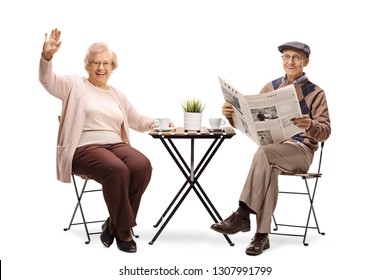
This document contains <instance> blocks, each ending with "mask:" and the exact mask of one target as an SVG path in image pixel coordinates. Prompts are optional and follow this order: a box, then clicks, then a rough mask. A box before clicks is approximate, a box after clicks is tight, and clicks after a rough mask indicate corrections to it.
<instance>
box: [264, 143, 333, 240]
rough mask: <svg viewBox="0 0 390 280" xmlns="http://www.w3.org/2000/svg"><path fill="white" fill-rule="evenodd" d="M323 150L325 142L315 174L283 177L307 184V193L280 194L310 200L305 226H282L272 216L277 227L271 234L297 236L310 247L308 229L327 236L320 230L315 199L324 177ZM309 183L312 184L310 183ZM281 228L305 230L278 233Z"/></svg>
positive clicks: (297, 174)
mask: <svg viewBox="0 0 390 280" xmlns="http://www.w3.org/2000/svg"><path fill="white" fill-rule="evenodd" d="M323 148H324V142H321V143H320V153H319V159H318V169H317V172H314V173H310V172H308V173H292V174H291V173H282V174H281V175H284V176H290V177H301V179H302V180H303V182H304V184H305V191H302V192H298V191H297V192H295V191H282V190H279V193H280V194H293V195H305V196H307V197H308V198H309V213H308V214H307V220H306V224H305V225H296V224H282V223H277V222H276V219H275V215H272V219H273V222H274V225H275V228H274V229H273V231H272V232H271V234H276V235H286V236H297V237H303V245H305V246H308V245H309V244H308V243H307V242H306V237H307V232H308V229H316V230H317V232H318V233H319V234H321V235H325V233H324V232H321V231H320V228H319V226H318V220H317V216H316V213H315V211H314V205H313V203H314V197H315V194H316V190H317V185H318V181H319V179H320V178H321V176H322V173H321V163H322V154H323ZM309 181H310V182H311V183H309ZM312 216H313V218H314V226H310V221H311V220H312V219H311V218H312ZM279 227H290V228H301V229H302V228H303V229H304V232H303V233H302V234H295V233H282V232H278V230H279Z"/></svg>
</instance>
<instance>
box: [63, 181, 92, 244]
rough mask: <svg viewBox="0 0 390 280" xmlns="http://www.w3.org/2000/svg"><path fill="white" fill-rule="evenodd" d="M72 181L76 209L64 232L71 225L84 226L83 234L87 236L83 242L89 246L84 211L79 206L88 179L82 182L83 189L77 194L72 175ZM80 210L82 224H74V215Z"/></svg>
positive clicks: (89, 240) (88, 234)
mask: <svg viewBox="0 0 390 280" xmlns="http://www.w3.org/2000/svg"><path fill="white" fill-rule="evenodd" d="M72 181H73V186H74V189H75V192H76V197H77V203H76V207H75V209H74V211H73V214H72V218H71V219H70V222H69V226H68V227H67V228H64V230H65V231H68V230H69V229H70V228H71V226H73V225H81V224H82V225H84V229H85V233H86V235H87V241H85V244H89V243H90V242H91V238H90V233H89V231H88V227H87V222H86V221H85V216H84V211H83V207H82V206H81V199H82V197H83V194H84V191H85V188H86V186H87V183H88V178H86V179H85V180H84V184H83V187H82V189H81V192H80V193H79V190H78V188H77V183H76V179H75V177H74V175H73V174H72ZM78 209H80V214H81V219H82V223H74V218H75V216H76V213H77V210H78Z"/></svg>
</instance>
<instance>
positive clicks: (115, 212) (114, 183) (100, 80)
mask: <svg viewBox="0 0 390 280" xmlns="http://www.w3.org/2000/svg"><path fill="white" fill-rule="evenodd" d="M60 37H61V31H60V30H58V29H54V30H52V31H51V34H50V37H48V35H47V34H45V42H44V44H43V50H42V56H41V59H40V65H39V80H40V82H41V84H42V85H43V87H44V88H45V89H46V90H47V91H48V92H49V93H50V94H51V95H53V96H55V97H57V98H59V99H61V100H62V112H61V119H60V126H59V132H58V139H57V144H58V147H57V179H58V180H60V181H62V182H67V183H69V182H71V173H72V172H73V173H75V174H78V175H85V176H88V177H89V178H91V179H93V180H95V181H97V182H99V183H100V184H101V185H102V187H103V196H104V200H105V202H106V205H107V208H108V212H109V215H110V216H109V218H108V219H107V221H106V222H105V223H104V224H103V226H102V229H103V232H102V234H101V236H100V239H101V241H102V243H103V244H104V245H105V246H106V247H109V246H110V245H111V244H112V243H113V241H114V239H116V243H117V246H118V248H119V250H122V251H125V252H136V250H137V246H136V243H135V241H134V240H133V237H132V234H131V228H132V227H134V226H135V225H136V217H137V212H138V208H139V205H140V201H141V197H142V194H143V193H144V191H145V189H146V187H147V185H148V184H149V181H150V178H151V173H152V167H151V164H150V162H149V160H148V159H147V158H146V157H145V155H143V154H142V153H141V152H139V151H137V150H136V149H134V148H133V147H131V146H130V143H129V127H130V128H132V129H134V130H137V131H141V132H144V131H147V130H150V129H151V128H152V126H153V125H154V122H155V119H154V118H151V117H147V116H143V115H141V114H140V113H138V112H137V111H136V109H135V108H134V107H133V106H132V104H131V103H130V101H129V100H128V99H127V98H126V96H125V95H124V94H123V93H122V92H121V91H119V90H118V89H116V88H114V87H113V86H111V85H108V84H107V82H108V79H109V78H110V76H111V74H112V73H113V71H114V69H116V68H117V66H118V62H117V57H116V54H115V53H114V52H113V51H111V50H110V49H109V48H108V47H107V45H106V44H104V43H95V44H93V45H91V46H90V47H89V49H88V51H87V54H86V56H85V59H84V67H85V70H87V72H88V78H85V77H81V76H77V75H69V76H67V75H57V74H55V73H53V71H52V58H53V56H54V54H55V53H56V52H57V51H58V50H59V48H60V47H61V41H60Z"/></svg>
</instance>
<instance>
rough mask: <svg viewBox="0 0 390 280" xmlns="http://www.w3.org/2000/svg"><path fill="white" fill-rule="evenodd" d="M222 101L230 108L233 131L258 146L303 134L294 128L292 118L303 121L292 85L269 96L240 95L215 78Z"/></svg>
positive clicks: (263, 94) (300, 130)
mask: <svg viewBox="0 0 390 280" xmlns="http://www.w3.org/2000/svg"><path fill="white" fill-rule="evenodd" d="M218 79H219V83H220V85H221V89H222V93H223V97H224V99H225V101H226V102H229V103H231V104H232V105H233V108H234V114H233V121H234V126H235V128H237V129H239V130H240V131H241V132H242V133H244V134H245V135H247V136H248V137H249V138H251V139H252V140H253V141H254V142H255V143H256V144H257V145H259V146H264V145H268V144H273V143H280V142H283V141H284V140H286V139H288V138H289V137H291V136H293V135H295V134H298V133H301V132H303V131H304V130H303V129H301V128H299V127H297V126H295V125H293V123H292V121H291V120H292V119H293V118H300V117H302V114H301V108H300V106H299V101H298V98H297V94H296V91H295V87H294V85H289V86H286V87H283V88H280V89H277V90H274V91H271V92H267V93H262V94H256V95H243V94H241V93H240V92H239V91H238V90H236V89H235V88H234V87H232V86H231V85H230V84H228V83H227V82H226V81H224V80H223V79H222V78H221V77H218Z"/></svg>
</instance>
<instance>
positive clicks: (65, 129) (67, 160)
mask: <svg viewBox="0 0 390 280" xmlns="http://www.w3.org/2000/svg"><path fill="white" fill-rule="evenodd" d="M39 81H40V82H41V84H42V86H43V87H44V88H45V89H46V90H47V91H48V92H49V93H50V94H51V95H53V96H55V97H57V98H59V99H61V100H62V112H61V119H60V125H59V129H58V137H57V179H58V180H60V181H62V182H65V183H70V182H71V171H72V160H73V155H74V152H75V150H76V148H77V144H78V142H79V139H80V136H81V133H82V130H83V126H84V121H85V115H86V114H85V111H84V107H85V106H84V105H85V104H86V103H88V100H89V94H88V92H89V90H90V88H89V86H88V80H87V79H86V78H84V77H81V76H77V75H56V74H55V73H53V71H52V60H51V61H46V60H45V59H44V58H43V57H41V60H40V64H39ZM110 87H111V88H112V89H113V91H114V92H115V96H116V98H117V101H118V104H119V107H120V110H121V112H122V114H123V119H124V125H122V129H121V130H122V133H121V138H122V140H123V142H125V143H127V144H129V145H130V141H129V127H130V128H132V129H134V130H136V131H140V132H145V131H148V130H150V129H151V128H152V125H153V124H154V121H155V119H154V118H151V117H147V116H144V115H141V114H140V113H138V112H137V110H136V109H135V108H134V107H133V105H132V104H131V103H130V101H129V100H128V99H127V98H126V96H125V95H124V94H123V93H122V92H120V91H118V90H116V89H115V88H113V87H112V86H110Z"/></svg>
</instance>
